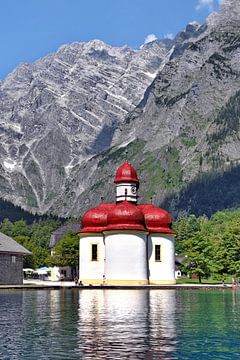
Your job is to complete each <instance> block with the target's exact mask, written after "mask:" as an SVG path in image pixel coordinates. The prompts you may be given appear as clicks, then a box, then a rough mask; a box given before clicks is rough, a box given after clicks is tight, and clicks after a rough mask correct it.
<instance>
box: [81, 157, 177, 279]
mask: <svg viewBox="0 0 240 360" xmlns="http://www.w3.org/2000/svg"><path fill="white" fill-rule="evenodd" d="M114 182H115V184H116V202H115V203H101V204H100V205H98V206H97V207H95V208H92V209H90V210H88V211H86V212H85V214H84V216H83V218H82V229H81V231H80V260H79V281H81V282H82V284H84V285H87V284H92V285H97V284H106V285H147V284H153V285H154V284H156V285H157V284H175V283H176V281H175V256H174V232H173V230H172V229H171V223H172V218H171V216H170V214H169V213H168V212H167V211H165V210H163V209H161V208H159V207H156V206H154V205H153V204H138V203H137V198H138V196H137V191H138V187H139V180H138V176H137V173H136V170H135V169H134V168H133V167H132V166H131V165H130V164H129V163H128V161H126V162H125V163H124V164H123V165H122V166H120V167H119V168H118V170H117V172H116V175H115V180H114Z"/></svg>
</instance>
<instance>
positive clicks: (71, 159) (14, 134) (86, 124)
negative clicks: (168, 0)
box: [0, 40, 172, 214]
mask: <svg viewBox="0 0 240 360" xmlns="http://www.w3.org/2000/svg"><path fill="white" fill-rule="evenodd" d="M171 45H172V42H171V40H163V41H155V42H152V43H149V44H146V45H144V46H142V48H141V49H140V50H138V51H135V50H133V49H131V48H129V47H128V46H124V47H122V48H113V47H111V46H109V45H107V44H104V43H103V42H102V41H100V40H93V41H90V42H88V43H77V42H76V43H73V44H70V45H65V46H62V47H61V48H60V49H59V50H58V51H57V52H56V53H55V54H51V55H49V56H46V57H45V58H43V59H40V60H39V61H36V62H35V63H33V64H22V65H20V66H18V67H17V68H16V69H15V70H14V71H13V72H12V73H11V74H10V75H9V76H8V77H7V78H6V79H5V80H4V81H2V82H1V83H0V137H1V144H0V196H2V197H3V198H5V199H7V200H10V201H12V202H13V203H14V204H18V205H21V206H23V207H24V208H25V209H27V210H31V211H34V212H35V211H38V212H41V213H44V212H47V211H49V210H51V211H54V208H55V205H54V203H55V200H56V199H58V197H59V195H60V194H64V192H65V188H66V186H67V183H68V182H69V179H71V180H73V175H72V173H73V171H74V169H75V168H76V167H77V166H78V165H79V164H82V163H83V161H84V160H87V159H89V158H91V157H92V156H94V155H96V154H98V153H99V152H101V151H103V150H104V149H106V148H109V146H111V144H112V137H113V134H114V132H115V130H116V129H117V128H118V127H119V126H120V124H121V123H122V122H123V121H124V118H125V116H126V114H128V112H129V111H131V110H133V109H134V108H135V106H136V105H137V104H138V103H139V101H140V100H141V99H142V97H143V95H144V92H145V90H146V88H147V87H148V86H149V85H150V83H151V82H152V80H153V78H154V77H155V75H156V72H157V70H158V69H159V66H160V65H161V63H162V60H163V58H165V57H166V55H167V53H168V51H169V49H170V47H171ZM81 189H82V187H81V186H80V187H79V188H78V189H77V191H78V192H81ZM71 191H75V189H74V188H73V189H72V190H71ZM61 213H63V212H61ZM64 214H65V213H64Z"/></svg>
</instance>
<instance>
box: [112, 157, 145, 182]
mask: <svg viewBox="0 0 240 360" xmlns="http://www.w3.org/2000/svg"><path fill="white" fill-rule="evenodd" d="M114 182H115V183H116V184H118V183H122V182H133V183H136V184H139V180H138V176H137V172H136V170H135V169H134V167H132V165H130V164H129V162H128V161H127V160H126V161H125V163H124V164H123V165H121V166H120V167H119V168H118V169H117V171H116V174H115V179H114Z"/></svg>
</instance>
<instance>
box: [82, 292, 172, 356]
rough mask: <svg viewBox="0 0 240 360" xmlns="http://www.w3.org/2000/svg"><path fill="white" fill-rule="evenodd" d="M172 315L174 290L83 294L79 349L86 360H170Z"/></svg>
mask: <svg viewBox="0 0 240 360" xmlns="http://www.w3.org/2000/svg"><path fill="white" fill-rule="evenodd" d="M175 311H176V293H175V291H174V290H166V291H152V292H149V291H148V290H141V291H139V290H129V291H119V290H112V291H109V290H105V291H98V290H96V291H95V290H93V291H83V292H81V294H80V297H79V324H78V337H79V340H78V343H79V346H80V347H81V348H82V351H83V354H84V356H85V358H86V359H88V358H93V356H94V355H95V356H96V358H98V359H101V358H102V359H108V358H114V359H123V358H129V359H130V358H132V359H134V358H138V359H148V358H149V359H155V358H156V359H159V358H160V357H161V356H162V358H164V359H173V351H174V346H175V342H176V341H175V326H176V325H175ZM163 356H164V357H163Z"/></svg>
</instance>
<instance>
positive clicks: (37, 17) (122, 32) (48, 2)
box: [0, 0, 219, 79]
mask: <svg viewBox="0 0 240 360" xmlns="http://www.w3.org/2000/svg"><path fill="white" fill-rule="evenodd" d="M218 8H219V0H6V1H1V3H0V46H1V56H0V79H3V78H4V77H5V76H6V75H7V74H8V73H9V72H10V71H11V70H13V69H14V67H16V66H17V65H18V64H19V63H22V62H32V61H34V60H37V59H38V58H40V57H43V56H45V55H47V54H49V53H50V52H54V51H56V50H57V48H58V47H59V46H61V45H62V44H66V43H71V42H73V41H80V42H85V41H88V40H91V39H101V40H103V41H104V42H106V43H108V44H110V45H112V46H122V45H125V44H128V45H130V46H131V47H134V48H139V46H140V45H142V44H143V43H144V41H145V39H146V38H147V37H148V35H149V34H154V35H155V36H156V37H157V38H163V37H164V36H171V34H172V35H175V34H176V33H177V32H178V31H180V30H181V29H183V28H184V27H185V25H186V24H187V23H188V22H190V21H192V20H197V21H198V22H200V23H202V22H203V21H204V20H205V18H206V17H207V16H208V15H209V13H210V12H212V11H216V10H218ZM150 38H151V37H150Z"/></svg>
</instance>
